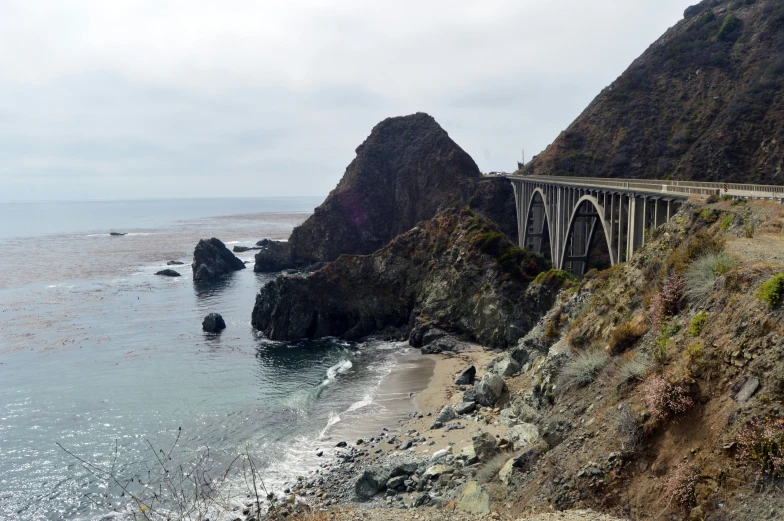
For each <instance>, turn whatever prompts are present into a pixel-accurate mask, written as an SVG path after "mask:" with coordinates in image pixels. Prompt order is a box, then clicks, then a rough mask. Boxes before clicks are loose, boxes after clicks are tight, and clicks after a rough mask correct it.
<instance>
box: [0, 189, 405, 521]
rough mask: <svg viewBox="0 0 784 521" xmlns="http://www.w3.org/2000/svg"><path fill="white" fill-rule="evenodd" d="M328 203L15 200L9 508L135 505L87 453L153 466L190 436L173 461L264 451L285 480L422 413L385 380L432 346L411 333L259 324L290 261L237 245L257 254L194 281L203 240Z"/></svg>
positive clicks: (5, 300) (281, 222)
mask: <svg viewBox="0 0 784 521" xmlns="http://www.w3.org/2000/svg"><path fill="white" fill-rule="evenodd" d="M319 203H320V200H318V199H314V198H289V199H241V200H237V199H233V200H232V199H224V200H221V199H212V200H210V199H205V200H169V201H166V200H155V201H127V202H115V203H106V202H102V203H94V202H91V203H27V204H18V205H0V252H1V253H0V255H1V256H0V519H2V520H6V519H9V520H12V519H21V520H60V519H62V520H87V519H101V518H102V517H103V516H104V515H106V514H107V513H108V512H110V511H112V510H122V509H123V508H126V507H127V498H123V497H121V496H120V490H119V489H118V488H117V487H116V486H114V485H113V484H112V483H111V480H107V479H102V478H100V477H99V476H95V475H94V473H93V472H90V468H89V467H88V466H85V464H84V463H82V462H80V461H79V459H82V460H84V461H87V462H90V463H92V464H96V465H102V466H106V468H111V467H112V466H114V471H113V473H114V474H115V475H116V476H119V477H121V478H122V479H125V480H127V479H130V478H136V479H139V478H143V476H145V475H146V473H147V470H148V469H150V468H155V465H156V457H157V456H156V453H155V452H156V449H164V450H166V451H168V450H169V449H170V448H171V446H172V444H174V442H175V440H177V439H178V436H179V441H177V443H176V446H175V448H174V450H173V451H172V453H171V457H172V464H178V463H183V464H187V463H189V462H192V461H193V460H194V459H195V458H197V457H203V456H204V455H205V454H208V455H209V456H208V459H207V461H208V463H209V472H210V473H213V474H216V473H219V472H220V471H221V469H224V468H225V467H226V466H227V465H228V464H229V463H230V462H231V461H232V459H233V458H234V457H236V456H237V455H238V454H239V453H241V452H245V451H247V452H249V453H250V454H251V455H252V456H253V458H254V459H255V460H257V462H258V464H259V468H260V469H261V471H262V473H263V475H264V476H265V479H266V481H267V483H266V485H267V486H268V487H271V488H272V489H273V490H275V491H277V492H280V491H281V490H282V488H283V487H284V486H285V482H286V481H287V480H290V479H291V478H292V477H293V476H296V475H298V474H304V473H306V472H308V471H309V470H313V469H315V468H318V466H319V464H320V463H322V462H323V458H319V457H318V456H317V455H316V449H320V448H321V449H325V450H326V451H327V453H328V454H329V451H330V448H331V447H334V445H335V443H336V442H337V441H339V440H340V439H342V438H341V437H343V436H348V435H349V433H351V434H353V433H356V432H362V426H366V427H365V428H366V430H367V431H368V432H371V431H372V430H373V429H376V428H377V422H378V419H379V418H380V417H382V416H384V415H385V414H386V415H388V416H389V417H391V418H393V419H394V417H396V415H397V416H402V415H404V414H406V411H405V407H406V406H405V405H403V406H401V404H402V403H403V402H405V400H403V399H398V398H399V397H396V396H389V395H382V394H381V393H380V391H379V389H380V387H379V386H380V384H381V382H382V381H383V380H384V378H385V376H387V375H388V374H389V373H390V371H392V370H393V369H394V367H396V366H399V365H400V364H401V363H406V362H408V361H411V359H412V358H413V357H416V356H417V355H416V354H414V353H410V352H409V351H407V350H406V348H405V346H403V345H399V344H392V343H387V342H381V341H370V342H365V343H345V342H339V341H336V340H332V339H325V340H322V341H317V342H300V343H275V342H270V341H268V340H267V339H265V338H264V337H263V336H262V335H260V334H259V333H258V332H257V331H255V330H253V328H252V327H251V325H250V315H251V310H252V308H253V303H254V300H255V295H256V293H257V292H258V289H259V288H260V286H261V285H263V284H264V283H265V281H267V280H269V279H270V277H272V276H274V275H267V274H255V273H253V270H252V259H253V254H254V253H255V252H253V251H251V252H247V253H240V254H237V255H238V257H240V258H241V259H243V260H248V261H251V264H249V266H248V268H247V269H245V270H242V271H238V272H236V273H234V274H233V275H231V276H229V277H227V278H225V279H222V280H220V281H217V282H214V283H208V284H199V283H194V282H193V281H192V274H191V269H190V261H191V257H192V252H193V247H194V246H195V244H196V242H197V241H198V239H200V238H209V237H218V238H220V239H221V240H223V241H224V242H225V243H226V244H227V245H229V247H231V246H232V245H234V244H242V245H252V244H253V243H255V242H256V241H257V240H259V239H261V238H265V237H266V238H271V239H285V238H286V237H288V235H289V233H290V231H291V229H292V228H293V227H294V226H296V225H297V224H299V223H301V222H302V221H303V220H304V219H305V218H307V216H308V215H309V214H310V212H311V211H312V208H314V207H315V206H316V205H318V204H319ZM110 231H120V232H125V233H127V235H125V236H122V237H113V236H110V235H109V232H110ZM168 260H180V261H182V262H184V263H185V264H184V265H182V266H171V267H172V268H174V269H176V270H177V271H179V272H180V273H181V274H182V277H179V278H165V277H159V276H155V275H154V273H155V272H156V271H158V270H160V269H163V268H165V267H166V262H167V261H168ZM210 312H218V313H221V314H222V315H223V317H224V319H225V320H226V323H227V329H226V330H225V331H224V332H223V333H222V334H220V335H208V334H205V333H203V332H202V331H201V320H202V319H203V317H204V316H205V315H207V314H208V313H210ZM409 401H410V400H409ZM393 402H394V404H395V405H392V403H393ZM411 406H412V407H413V405H411ZM348 425H353V427H352V428H350V429H349V428H348V427H347V426H348ZM151 447H152V449H151ZM66 451H67V452H66ZM208 451H209V452H208ZM69 452H70V453H71V454H69ZM229 485H231V484H228V485H226V486H229ZM234 485H237V484H236V483H235V484H234ZM239 488H241V487H239ZM239 488H238V490H239Z"/></svg>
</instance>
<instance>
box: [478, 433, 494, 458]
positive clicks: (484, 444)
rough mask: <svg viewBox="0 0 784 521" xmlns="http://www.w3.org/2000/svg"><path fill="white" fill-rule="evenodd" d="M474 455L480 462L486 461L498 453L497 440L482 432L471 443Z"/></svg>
mask: <svg viewBox="0 0 784 521" xmlns="http://www.w3.org/2000/svg"><path fill="white" fill-rule="evenodd" d="M473 448H474V454H476V457H477V458H479V459H480V460H486V459H487V458H489V457H490V456H492V455H493V454H495V453H496V452H498V440H496V439H495V438H494V437H493V436H491V435H490V434H488V433H486V432H483V433H482V434H480V435H479V436H477V437H476V439H475V440H474V442H473Z"/></svg>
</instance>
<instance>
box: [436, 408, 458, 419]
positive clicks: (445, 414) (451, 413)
mask: <svg viewBox="0 0 784 521" xmlns="http://www.w3.org/2000/svg"><path fill="white" fill-rule="evenodd" d="M455 418H457V413H456V412H455V410H454V409H453V408H451V407H450V406H448V405H447V406H446V407H444V408H443V409H441V412H440V413H438V416H436V421H439V422H441V423H446V422H449V421H452V420H454V419H455Z"/></svg>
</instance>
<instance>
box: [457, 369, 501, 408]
mask: <svg viewBox="0 0 784 521" xmlns="http://www.w3.org/2000/svg"><path fill="white" fill-rule="evenodd" d="M504 387H506V384H504V379H503V378H501V377H500V376H498V375H497V374H486V375H484V377H482V380H481V381H480V382H479V383H478V384H476V385H475V386H474V391H475V392H476V398H475V400H474V401H476V403H478V404H479V405H484V406H486V407H491V406H493V405H495V403H496V402H497V401H498V399H499V398H500V397H501V393H503V391H504ZM466 392H467V391H466Z"/></svg>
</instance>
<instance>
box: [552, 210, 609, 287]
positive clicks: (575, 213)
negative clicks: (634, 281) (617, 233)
mask: <svg viewBox="0 0 784 521" xmlns="http://www.w3.org/2000/svg"><path fill="white" fill-rule="evenodd" d="M584 203H588V205H586V204H584ZM586 206H587V207H588V209H592V210H594V211H595V212H596V214H581V213H580V209H581V208H585V207H586ZM605 215H606V214H605V209H604V207H603V206H602V205H601V204H599V200H598V199H597V198H596V197H594V196H593V195H583V196H582V197H580V198H579V199H578V200H577V201H576V202H575V204H574V207H573V208H572V211H571V213H570V215H569V221H568V222H569V226H568V227H567V229H566V235H565V236H564V240H563V244H562V246H561V256H560V258H559V264H560V265H559V266H558V268H559V269H565V268H566V263H567V262H569V261H570V260H572V261H575V262H578V263H579V264H580V267H579V269H578V271H580V273H575V275H578V276H581V275H583V274H584V273H583V272H584V270H585V266H586V264H587V263H588V255H589V253H590V248H591V243H592V242H593V239H594V237H595V235H596V226H597V225H601V227H602V232H603V234H604V238H605V241H606V243H607V252H608V253H609V255H610V264H611V265H612V266H615V264H617V262H618V260H617V259H616V258H615V252H614V251H613V247H612V239H611V237H612V235H611V230H610V226H609V224H608V223H607V221H606V219H605ZM586 217H587V218H589V219H591V222H590V225H589V226H588V227H587V228H586V229H582V230H580V233H578V234H576V233H575V231H576V228H577V221H578V219H583V218H586ZM576 235H579V236H576ZM570 247H573V248H574V247H576V248H577V249H578V251H577V252H575V251H574V250H573V251H572V255H571V256H569V248H570ZM577 257H579V258H581V260H579V259H578V258H577Z"/></svg>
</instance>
